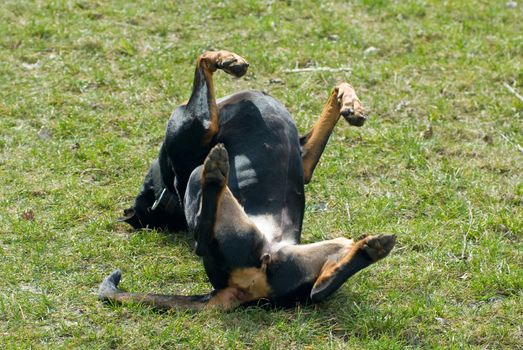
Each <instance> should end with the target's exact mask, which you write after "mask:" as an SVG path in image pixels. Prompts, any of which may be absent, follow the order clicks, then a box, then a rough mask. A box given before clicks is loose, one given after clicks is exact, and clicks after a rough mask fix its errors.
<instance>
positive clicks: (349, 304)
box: [128, 229, 387, 342]
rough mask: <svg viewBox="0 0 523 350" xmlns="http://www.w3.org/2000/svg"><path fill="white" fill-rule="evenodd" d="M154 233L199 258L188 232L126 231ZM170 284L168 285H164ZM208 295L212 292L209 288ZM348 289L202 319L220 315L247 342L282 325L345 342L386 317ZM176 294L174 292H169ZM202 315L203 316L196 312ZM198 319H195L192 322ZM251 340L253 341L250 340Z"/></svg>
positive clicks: (261, 303) (248, 306) (259, 304)
mask: <svg viewBox="0 0 523 350" xmlns="http://www.w3.org/2000/svg"><path fill="white" fill-rule="evenodd" d="M151 232H155V233H157V234H159V235H160V236H161V238H162V239H161V243H162V244H166V245H169V246H173V247H177V248H178V249H180V248H181V249H183V250H186V252H185V253H186V254H187V255H193V257H194V259H196V260H198V259H199V258H198V257H197V256H196V255H195V253H194V245H195V240H194V238H193V237H192V235H191V234H190V233H189V232H187V231H176V232H172V231H168V230H158V229H154V230H149V229H140V230H133V229H130V230H128V233H129V234H130V235H133V234H138V235H139V234H144V233H151ZM166 282H167V283H169V282H170V281H166ZM208 287H209V291H210V290H211V289H212V287H211V285H210V283H209V284H208ZM349 288H350V286H345V287H343V288H341V289H340V290H339V291H337V292H336V293H334V294H333V295H332V296H331V297H329V298H328V299H327V300H325V301H323V302H321V303H318V304H313V303H311V302H295V301H291V302H288V303H285V304H282V303H273V302H271V301H269V300H265V299H263V300H259V301H256V302H252V303H249V304H244V305H242V306H240V307H238V308H236V309H235V310H232V311H227V312H223V311H218V310H214V311H203V314H202V316H201V317H203V319H202V320H205V319H206V318H207V317H208V313H209V312H211V313H219V316H216V317H215V319H216V320H219V321H220V322H221V323H222V324H223V328H224V329H232V328H234V329H235V330H236V331H238V332H239V333H240V334H242V335H243V336H245V337H246V338H245V339H248V338H249V337H250V336H258V333H259V332H262V331H263V329H265V330H266V329H268V328H269V329H270V328H271V327H274V326H275V325H277V324H279V323H281V322H284V323H287V324H289V327H292V324H293V323H295V324H296V327H302V326H303V325H304V324H308V325H311V327H313V328H315V330H314V332H318V333H322V332H329V334H331V335H332V337H335V338H337V340H338V341H342V342H346V341H348V339H350V338H353V337H357V338H358V337H363V336H365V334H366V333H367V332H368V330H367V328H366V324H368V323H369V322H377V321H379V320H386V319H387V314H385V313H384V312H383V311H382V310H380V309H379V307H378V306H377V305H376V303H375V302H373V301H372V300H370V299H369V297H368V296H367V295H365V294H362V293H359V292H357V291H353V290H349ZM172 292H173V293H176V292H177V291H176V290H172ZM151 312H156V313H162V314H163V313H167V314H170V313H174V314H176V313H177V312H179V311H174V310H170V311H164V310H157V309H154V308H151ZM196 313H202V312H196ZM199 317H200V316H197V315H195V318H199ZM251 339H252V338H251Z"/></svg>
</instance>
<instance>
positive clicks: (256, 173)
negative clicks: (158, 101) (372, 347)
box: [99, 51, 395, 310]
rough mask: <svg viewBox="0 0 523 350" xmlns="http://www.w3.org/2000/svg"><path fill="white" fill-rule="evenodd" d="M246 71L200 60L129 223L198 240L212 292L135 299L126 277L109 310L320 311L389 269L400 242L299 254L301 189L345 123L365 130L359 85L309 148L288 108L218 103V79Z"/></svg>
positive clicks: (343, 96)
mask: <svg viewBox="0 0 523 350" xmlns="http://www.w3.org/2000/svg"><path fill="white" fill-rule="evenodd" d="M247 67H248V63H247V62H246V61H245V60H244V59H243V58H241V57H240V56H238V55H236V54H234V53H231V52H228V51H214V52H205V53H204V54H203V55H201V56H200V57H199V58H198V59H197V61H196V71H195V75H194V85H193V89H192V93H191V97H190V99H189V101H188V102H187V104H185V105H182V106H180V107H178V108H177V109H176V110H175V111H174V112H173V114H172V115H171V117H170V119H169V122H168V125H167V130H166V133H165V139H164V141H163V144H162V146H161V148H160V152H159V155H158V158H157V159H156V160H155V161H154V162H153V164H152V166H151V168H150V169H149V172H148V173H147V176H146V177H145V181H144V184H143V187H142V190H141V191H140V193H139V194H138V196H137V197H136V200H135V203H134V205H133V207H131V208H129V209H127V210H125V211H124V217H123V218H122V220H123V221H125V222H127V223H129V224H130V225H132V226H133V227H134V228H137V229H138V228H145V227H150V228H166V229H169V230H184V229H187V230H189V231H190V232H191V233H192V234H193V235H194V239H195V241H196V254H198V255H199V256H201V257H202V259H203V264H204V267H205V271H206V273H207V276H208V277H209V281H210V282H211V284H212V286H213V287H214V291H212V292H211V293H209V294H206V295H199V296H179V295H156V294H134V293H126V292H123V291H120V290H119V289H117V286H118V283H119V281H120V278H121V273H120V271H119V270H116V271H114V272H113V273H112V274H111V275H109V276H108V277H107V278H106V279H105V280H104V282H103V283H102V284H101V286H100V291H99V296H100V298H101V299H102V300H109V301H117V302H126V301H132V302H140V303H144V304H148V305H152V306H154V307H156V308H161V309H169V308H179V309H196V310H197V309H201V308H205V307H220V308H222V309H224V310H228V309H232V308H235V307H237V306H239V305H242V304H247V303H252V302H255V301H257V300H260V299H268V300H270V301H271V302H273V303H276V304H288V303H292V302H307V301H312V302H318V301H321V300H323V299H325V298H326V297H328V296H329V295H331V294H332V293H333V292H334V291H336V290H337V289H338V288H339V287H340V286H341V285H342V284H343V283H344V282H345V281H346V280H347V279H348V278H349V277H351V276H352V275H354V274H355V273H356V272H358V271H360V270H361V269H363V268H365V267H367V266H369V265H371V264H372V263H374V262H376V261H378V260H380V259H382V258H384V257H385V256H386V255H387V254H388V253H389V252H390V251H391V249H392V248H393V246H394V243H395V237H394V236H393V235H379V236H369V237H366V238H363V239H361V240H359V241H356V242H355V241H353V240H351V239H346V238H336V239H332V240H327V241H323V242H318V243H312V244H300V237H301V231H302V221H303V213H304V205H305V196H304V184H306V183H308V182H309V181H310V180H311V177H312V174H313V172H314V169H315V167H316V165H317V163H318V161H319V159H320V157H321V154H322V152H323V150H324V148H325V145H326V144H327V141H328V139H329V136H330V134H331V132H332V130H333V128H334V126H335V125H336V123H337V121H338V120H339V118H340V116H343V117H344V118H345V120H347V121H348V123H349V124H351V125H355V126H361V125H363V124H364V122H365V115H364V109H363V107H362V105H361V102H360V100H359V99H358V97H357V96H356V93H355V91H354V89H353V88H352V86H351V85H349V84H347V83H342V84H339V85H338V86H336V87H335V88H334V89H333V91H332V93H331V95H330V97H329V100H328V101H327V103H326V105H325V107H324V108H323V111H322V113H321V115H320V118H319V120H318V121H317V122H316V124H315V125H314V127H313V128H312V130H311V131H310V132H309V133H307V134H306V135H305V136H303V137H299V136H298V131H297V129H296V126H295V124H294V122H293V120H292V118H291V116H290V114H289V112H288V111H287V110H286V109H285V107H284V106H283V105H282V104H281V103H280V102H278V101H277V100H275V99H274V98H272V97H271V96H269V95H267V94H265V93H263V92H259V91H242V92H239V93H236V94H233V95H230V96H227V97H224V98H222V99H219V100H216V97H215V91H214V87H213V73H215V72H216V71H217V70H223V71H225V72H226V73H228V74H231V75H233V76H236V77H241V76H243V75H244V74H245V73H246V71H247Z"/></svg>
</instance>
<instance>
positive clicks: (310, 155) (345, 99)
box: [302, 83, 364, 183]
mask: <svg viewBox="0 0 523 350" xmlns="http://www.w3.org/2000/svg"><path fill="white" fill-rule="evenodd" d="M342 113H344V115H345V113H346V114H351V115H353V114H355V115H358V116H360V115H361V116H363V113H364V109H363V106H362V105H361V102H360V100H359V99H358V96H356V92H355V91H354V88H353V87H352V86H351V85H349V84H347V83H341V84H339V85H338V86H336V87H335V88H334V89H333V90H332V92H331V95H330V97H329V99H328V101H327V103H326V104H325V106H324V107H323V110H322V112H321V115H320V118H319V119H318V121H317V122H316V124H314V126H313V127H312V129H311V131H310V132H309V133H308V134H307V136H305V137H306V143H305V144H304V145H303V146H302V162H303V172H304V180H305V183H309V182H310V180H311V178H312V174H313V172H314V169H315V168H316V165H317V164H318V162H319V160H320V157H321V154H322V153H323V150H324V149H325V146H326V144H327V141H328V140H329V137H330V135H331V134H332V130H333V129H334V126H335V125H336V123H337V122H338V120H339V119H340V116H341V114H342ZM346 118H349V117H346ZM347 121H349V122H350V118H349V119H347Z"/></svg>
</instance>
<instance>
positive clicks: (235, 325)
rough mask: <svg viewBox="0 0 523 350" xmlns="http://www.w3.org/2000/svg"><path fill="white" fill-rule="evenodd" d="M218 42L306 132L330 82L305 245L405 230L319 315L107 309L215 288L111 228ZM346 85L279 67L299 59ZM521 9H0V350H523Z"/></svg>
mask: <svg viewBox="0 0 523 350" xmlns="http://www.w3.org/2000/svg"><path fill="white" fill-rule="evenodd" d="M220 48H223V49H228V50H231V51H234V52H237V53H238V54H240V55H242V56H243V57H245V58H246V59H247V60H248V61H249V62H250V63H251V66H250V68H249V72H248V73H247V75H246V76H245V77H244V78H241V79H233V78H231V77H230V76H227V75H225V74H223V73H218V74H216V80H215V82H216V88H217V93H218V95H219V96H224V95H226V94H229V93H232V92H235V91H238V90H241V89H251V88H252V89H260V90H264V91H266V92H268V93H270V94H271V95H273V96H275V97H276V98H278V99H279V100H281V101H282V102H283V103H284V104H285V105H286V106H287V108H288V109H289V111H290V112H291V114H292V115H293V117H294V119H295V121H296V124H297V125H298V128H299V130H300V131H301V132H302V133H304V132H306V131H307V130H308V129H309V128H310V127H311V126H312V124H313V122H314V121H315V120H316V118H317V116H318V115H319V113H320V111H321V108H322V105H323V103H324V102H325V101H326V99H327V97H328V95H329V92H330V90H331V89H332V87H333V86H334V85H335V84H336V83H337V82H339V81H343V80H345V81H348V82H350V83H352V84H353V85H354V86H355V87H356V89H357V91H358V94H359V97H360V98H361V100H362V101H363V103H364V104H365V106H366V107H367V109H368V111H369V116H370V119H369V121H368V123H367V124H366V125H365V126H364V127H362V128H359V129H358V128H354V127H350V126H348V125H347V124H346V123H345V122H343V121H341V122H340V123H339V125H338V126H337V127H336V129H335V132H334V133H333V135H332V137H331V139H330V142H329V144H328V146H327V149H326V151H325V153H324V155H323V158H322V160H321V161H320V164H319V166H318V168H317V170H316V173H315V176H314V178H313V181H312V182H311V184H310V185H308V186H307V188H306V191H307V192H306V195H307V206H306V213H305V221H304V232H303V241H304V242H315V241H318V240H323V239H328V238H334V237H339V236H346V237H353V238H354V237H358V236H361V235H362V234H378V233H394V234H396V235H397V237H398V243H397V246H396V248H395V249H394V250H393V252H392V253H391V255H390V256H389V257H388V258H386V259H385V260H383V261H382V262H380V263H378V264H376V265H373V266H372V267H370V268H368V269H366V270H364V271H362V272H361V273H359V274H357V275H356V276H354V277H352V278H351V279H350V280H349V281H348V282H347V283H346V284H345V285H344V286H343V287H342V288H341V289H340V290H339V291H338V292H337V293H336V294H334V295H333V296H332V297H331V298H330V299H329V300H327V301H326V302H324V303H321V304H318V305H312V306H297V307H295V308H290V309H274V310H267V309H264V308H258V307H249V308H243V309H239V310H236V311H233V312H229V313H221V312H218V311H205V312H201V313H176V312H168V313H158V312H155V311H153V310H151V309H148V308H146V307H144V306H141V305H131V306H109V305H104V304H102V303H100V302H99V301H98V300H97V298H96V291H97V286H98V284H99V283H100V282H101V280H102V279H103V278H104V276H105V275H107V274H108V273H109V272H111V271H112V270H113V269H114V268H116V267H119V268H121V269H122V270H123V274H124V275H123V280H122V283H121V286H122V287H123V288H125V289H127V290H129V291H136V292H145V291H155V292H160V293H174V292H176V293H180V294H181V293H183V294H189V293H204V292H207V291H209V290H210V288H211V287H210V285H209V283H208V282H207V277H206V275H205V272H204V270H203V267H202V265H201V263H200V261H199V259H198V258H197V257H196V256H195V254H194V253H193V252H192V241H191V239H190V238H189V237H188V235H187V234H185V233H183V232H180V233H174V234H166V233H163V232H158V231H154V230H149V231H141V232H136V231H133V230H132V229H130V228H129V227H128V226H126V225H124V224H121V223H117V222H115V219H116V218H117V217H118V216H119V215H120V214H121V212H122V210H123V209H124V208H126V207H128V206H129V205H130V204H131V203H132V201H133V199H134V196H135V195H136V193H137V191H138V190H139V188H140V186H141V182H142V179H143V176H144V175H145V172H146V170H147V168H148V165H149V163H150V162H151V161H152V159H153V158H154V157H155V156H156V153H157V151H158V148H159V145H160V143H161V141H162V137H163V132H164V128H165V124H166V122H167V119H168V117H169V114H170V112H171V111H172V110H173V109H174V108H175V107H176V106H177V105H178V104H180V103H182V102H183V101H185V100H186V99H187V98H188V96H189V93H190V88H191V83H192V78H193V71H194V60H195V58H196V57H197V56H198V55H199V54H201V53H202V52H203V51H205V50H208V49H220ZM320 66H321V67H331V68H339V67H350V68H351V71H340V72H305V73H286V72H285V70H286V69H293V68H296V67H298V68H303V67H320ZM504 84H507V86H509V87H512V88H513V89H515V91H516V92H519V94H523V3H521V2H519V3H507V2H506V1H504V0H499V1H486V0H485V1H446V2H442V1H429V0H426V1H423V0H418V1H393V0H376V1H371V0H354V1H332V2H329V1H292V0H287V1H271V0H268V1H252V0H247V1H222V2H217V1H200V2H198V4H195V3H194V2H193V1H176V2H174V1H135V2H127V1H112V2H109V1H88V0H79V1H15V0H4V1H2V2H1V3H0V128H1V132H0V152H1V153H0V181H1V183H2V186H1V187H0V191H1V192H0V206H1V209H0V348H6V349H27V348H35V349H39V348H50V349H59V348H63V349H70V348H84V349H97V348H99V349H107V348H118V349H148V348H151V349H156V348H166V349H168V348H204V349H207V348H238V349H242V348H254V349H301V348H311V349H313V348H314V349H329V348H354V349H362V348H371V349H380V348H381V349H393V348H397V349H403V348H438V347H439V348H498V349H510V348H513V349H517V348H519V349H521V348H523V326H522V325H523V177H522V174H523V151H522V147H523V132H522V130H523V101H521V100H520V99H518V97H517V96H516V95H515V94H514V93H513V92H511V91H509V89H508V88H507V86H505V85H504Z"/></svg>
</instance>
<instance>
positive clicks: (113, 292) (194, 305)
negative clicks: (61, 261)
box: [98, 270, 213, 311]
mask: <svg viewBox="0 0 523 350" xmlns="http://www.w3.org/2000/svg"><path fill="white" fill-rule="evenodd" d="M121 278H122V272H121V271H120V270H115V271H113V272H112V273H111V274H110V275H109V276H107V277H106V278H105V279H104V281H103V282H102V283H101V284H100V287H99V288H98V298H99V299H100V300H101V301H105V302H114V303H120V304H124V303H138V304H144V305H148V306H151V307H153V308H155V309H159V310H169V309H178V310H194V311H198V310H201V309H203V308H204V307H205V305H207V302H208V301H209V299H210V298H211V297H212V296H213V293H209V294H205V295H192V296H183V295H161V294H140V293H127V292H124V291H122V290H120V289H118V284H119V283H120V280H121Z"/></svg>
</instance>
